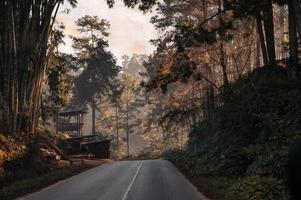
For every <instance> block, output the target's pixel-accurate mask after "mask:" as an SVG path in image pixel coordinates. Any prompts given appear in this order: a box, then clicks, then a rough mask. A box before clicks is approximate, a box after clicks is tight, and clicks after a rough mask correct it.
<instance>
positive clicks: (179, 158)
mask: <svg viewBox="0 0 301 200" xmlns="http://www.w3.org/2000/svg"><path fill="white" fill-rule="evenodd" d="M286 74H287V70H286V69H284V68H281V67H274V68H271V67H263V68H259V69H257V70H255V71H254V72H252V73H251V74H250V75H248V76H246V77H243V78H242V79H239V80H238V81H236V82H234V83H232V84H231V85H230V86H229V87H230V90H229V91H228V93H227V94H226V95H225V96H224V98H223V101H224V103H223V104H222V105H221V106H219V107H217V108H216V110H215V114H214V116H215V117H214V120H213V122H211V126H212V128H208V127H209V126H208V122H206V121H203V122H201V123H199V124H198V125H197V126H195V129H194V130H193V132H192V134H191V136H193V138H192V137H191V141H190V148H189V150H190V151H173V152H168V153H166V154H165V156H166V157H167V158H168V159H170V160H173V161H174V162H176V163H177V164H178V165H179V166H180V168H182V169H183V170H184V171H186V172H188V174H189V175H191V176H192V177H219V178H220V177H223V178H226V179H228V180H230V179H237V180H235V181H233V182H232V183H229V184H228V189H227V191H226V192H224V193H225V194H227V195H226V196H227V199H229V200H230V199H231V200H234V199H239V200H243V199H288V197H287V189H286V187H285V179H286V164H287V160H288V157H289V156H288V155H289V152H290V149H291V147H292V146H294V144H295V143H296V141H299V140H300V133H301V125H300V124H301V121H300V120H301V106H300V102H301V88H300V82H299V81H292V80H290V79H289V78H288V77H287V75H286ZM204 140H205V141H204ZM195 142H196V143H197V146H198V148H197V149H194V148H193V145H194V143H195ZM192 150H193V151H194V150H197V151H196V152H191V151H192ZM220 198H221V197H220ZM217 199H219V198H217ZM223 199H224V198H223Z"/></svg>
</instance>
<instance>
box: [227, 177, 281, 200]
mask: <svg viewBox="0 0 301 200" xmlns="http://www.w3.org/2000/svg"><path fill="white" fill-rule="evenodd" d="M283 185H284V184H283V183H282V181H280V180H278V179H276V178H272V177H261V176H250V177H246V178H242V179H240V180H238V181H237V182H236V183H235V184H234V185H233V186H231V187H230V188H228V190H227V191H226V195H225V196H226V198H225V200H233V199H239V200H258V199H260V200H283V199H284V198H285V196H286V194H285V188H284V186H283Z"/></svg>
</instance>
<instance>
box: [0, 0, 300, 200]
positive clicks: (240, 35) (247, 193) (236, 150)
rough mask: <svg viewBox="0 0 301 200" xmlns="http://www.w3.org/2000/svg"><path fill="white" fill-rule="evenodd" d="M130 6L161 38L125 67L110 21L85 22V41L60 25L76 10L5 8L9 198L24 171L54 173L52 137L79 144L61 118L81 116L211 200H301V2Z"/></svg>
mask: <svg viewBox="0 0 301 200" xmlns="http://www.w3.org/2000/svg"><path fill="white" fill-rule="evenodd" d="M99 1H103V0H99ZM105 1H106V2H107V6H109V7H110V8H112V7H114V4H115V2H114V0H105ZM123 2H124V6H126V7H128V8H129V9H139V10H140V11H141V12H144V13H150V12H151V13H153V17H152V18H151V24H152V25H153V26H154V27H155V29H156V30H157V31H158V33H159V35H158V37H157V38H153V39H152V40H151V41H150V43H151V44H152V45H153V46H154V47H155V51H154V52H153V53H152V54H151V55H144V54H134V55H125V56H123V58H122V60H123V63H122V64H121V66H119V65H118V63H117V59H116V57H115V56H114V53H113V52H111V51H110V50H109V49H108V48H109V43H108V38H109V35H110V31H111V30H110V21H109V19H108V20H107V19H100V18H99V17H97V16H89V15H85V16H79V18H78V19H77V21H76V22H75V24H76V27H77V30H78V32H79V34H78V35H75V36H66V34H65V25H64V24H62V23H60V22H59V21H56V17H57V15H58V14H59V12H58V10H59V8H60V6H62V5H63V4H67V3H68V4H69V5H70V6H71V9H73V8H75V7H76V6H77V1H76V0H35V1H29V0H22V1H21V0H14V1H11V0H0V13H2V14H1V15H0V196H1V192H2V191H1V187H3V186H4V185H5V184H6V183H7V182H12V181H13V179H17V178H18V177H19V176H20V174H13V171H14V170H23V171H24V170H27V168H28V166H30V167H31V168H34V169H35V170H36V171H38V172H35V173H36V174H39V173H41V172H40V171H41V168H43V170H44V169H46V168H48V167H49V166H48V165H47V166H46V165H45V164H43V162H42V161H41V160H40V159H37V155H38V154H39V153H38V151H39V148H38V145H39V144H40V143H41V140H43V139H41V138H43V137H44V136H43V135H48V136H47V137H50V138H52V139H54V140H55V139H56V138H63V137H68V136H70V134H68V133H67V134H65V135H58V134H57V133H55V131H54V130H55V125H54V124H55V115H56V113H58V112H59V111H60V110H62V109H63V108H65V109H66V108H72V107H74V106H76V107H84V108H86V109H87V108H89V109H90V110H91V113H92V120H91V122H89V123H91V126H92V133H93V134H100V133H105V134H103V135H102V137H105V138H110V139H111V140H112V147H113V152H112V154H113V155H114V157H115V159H126V158H127V159H130V158H131V159H135V158H140V159H141V158H142V159H145V158H147V159H149V158H164V159H167V160H170V161H171V162H172V163H174V164H175V165H176V166H177V167H178V168H179V169H180V170H181V171H182V172H183V173H184V174H185V175H187V177H188V178H189V179H190V180H192V182H193V183H194V184H195V185H196V186H197V187H198V188H199V189H200V190H201V192H202V193H204V194H205V195H206V196H208V198H210V199H213V200H214V199H216V200H236V199H237V200H250V199H254V200H255V199H260V200H290V199H301V195H300V194H298V190H299V188H298V187H297V186H296V181H298V180H300V177H299V176H300V172H299V171H300V167H301V158H300V157H301V153H300V151H301V150H300V146H301V137H300V133H301V82H300V77H301V65H300V58H301V57H300V47H301V46H300V39H301V2H300V1H299V0H240V1H238V0H160V1H157V0H123ZM65 12H66V13H67V14H68V12H70V11H68V10H66V11H65ZM65 37H70V38H71V40H72V48H73V50H74V52H75V53H74V54H67V53H64V52H61V51H60V48H59V46H61V45H64V38H65ZM133 135H137V137H139V138H140V139H141V140H143V144H144V143H145V145H144V148H142V150H141V149H140V150H139V151H134V150H133V147H132V149H131V145H132V144H131V139H132V137H133ZM71 136H72V134H71ZM135 137H136V136H135ZM298 151H299V153H298ZM299 154H300V155H299ZM298 169H299V171H298ZM30 173H32V171H31V172H30ZM298 174H299V176H297V175H298ZM22 178H23V177H22ZM289 188H290V189H289ZM8 199H9V198H8Z"/></svg>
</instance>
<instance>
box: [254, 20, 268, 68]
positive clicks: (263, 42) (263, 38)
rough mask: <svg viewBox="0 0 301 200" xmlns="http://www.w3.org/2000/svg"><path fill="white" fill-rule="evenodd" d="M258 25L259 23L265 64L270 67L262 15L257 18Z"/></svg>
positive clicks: (259, 34) (258, 27)
mask: <svg viewBox="0 0 301 200" xmlns="http://www.w3.org/2000/svg"><path fill="white" fill-rule="evenodd" d="M256 23H257V29H258V36H259V40H260V46H261V52H262V58H263V64H264V65H268V64H269V58H268V53H267V47H266V45H265V36H264V32H263V28H262V22H261V17H260V15H257V16H256Z"/></svg>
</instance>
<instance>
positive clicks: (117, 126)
mask: <svg viewBox="0 0 301 200" xmlns="http://www.w3.org/2000/svg"><path fill="white" fill-rule="evenodd" d="M118 119H119V116H118V105H116V110H115V121H116V124H115V129H116V145H117V155H118V156H119V120H118Z"/></svg>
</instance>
